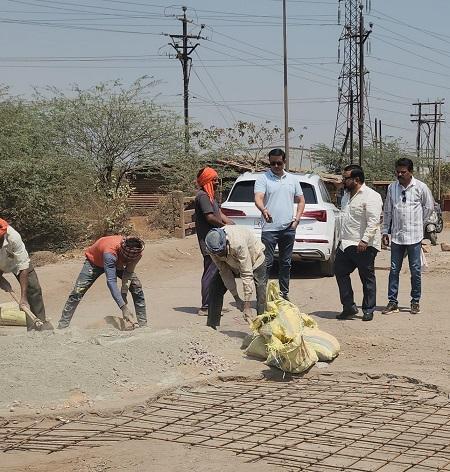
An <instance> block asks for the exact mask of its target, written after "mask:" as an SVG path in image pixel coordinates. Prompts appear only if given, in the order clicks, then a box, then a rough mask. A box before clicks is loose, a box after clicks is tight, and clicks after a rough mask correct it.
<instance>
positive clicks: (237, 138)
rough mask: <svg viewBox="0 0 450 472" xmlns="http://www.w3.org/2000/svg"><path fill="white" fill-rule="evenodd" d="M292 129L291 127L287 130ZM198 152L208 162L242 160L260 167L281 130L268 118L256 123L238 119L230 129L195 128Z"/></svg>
mask: <svg viewBox="0 0 450 472" xmlns="http://www.w3.org/2000/svg"><path fill="white" fill-rule="evenodd" d="M292 131H294V129H293V128H290V129H289V132H292ZM193 137H194V138H195V139H196V142H197V146H198V150H199V152H200V154H204V155H206V156H207V158H208V159H209V160H211V161H214V160H215V159H217V158H220V159H230V160H234V161H238V162H242V163H245V164H246V165H248V166H250V167H252V168H253V169H255V170H256V169H258V168H260V167H261V161H262V160H263V159H265V158H266V157H267V153H268V148H270V147H275V143H278V142H280V141H281V140H282V139H283V137H284V134H283V130H282V129H281V128H280V127H279V126H276V125H272V124H271V122H270V121H266V122H265V123H264V124H262V125H259V124H255V123H252V122H248V121H237V122H236V124H235V126H234V127H233V128H217V127H215V126H212V127H211V128H207V129H203V130H197V131H194V133H193Z"/></svg>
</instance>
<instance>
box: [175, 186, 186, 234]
mask: <svg viewBox="0 0 450 472" xmlns="http://www.w3.org/2000/svg"><path fill="white" fill-rule="evenodd" d="M173 197H174V200H175V202H177V211H178V212H179V217H178V227H177V228H175V237H177V238H180V239H184V238H185V236H186V232H185V227H184V225H185V223H184V195H183V192H181V191H180V190H176V191H175V192H173Z"/></svg>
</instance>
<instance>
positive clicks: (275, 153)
mask: <svg viewBox="0 0 450 472" xmlns="http://www.w3.org/2000/svg"><path fill="white" fill-rule="evenodd" d="M272 156H273V157H278V156H281V157H282V158H283V161H285V160H286V154H285V153H284V151H283V149H280V148H275V149H272V150H271V151H270V152H269V159H270V158H271V157H272Z"/></svg>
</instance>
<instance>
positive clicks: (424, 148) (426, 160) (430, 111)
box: [411, 99, 445, 198]
mask: <svg viewBox="0 0 450 472" xmlns="http://www.w3.org/2000/svg"><path fill="white" fill-rule="evenodd" d="M443 104H444V100H439V99H438V100H436V101H434V102H431V101H428V102H419V101H418V102H417V103H413V106H415V107H417V109H416V113H412V114H411V122H413V123H417V138H416V153H417V159H418V161H419V165H422V167H423V165H426V166H427V167H428V172H430V173H431V176H432V189H431V191H432V193H433V196H434V197H435V196H436V195H438V198H440V182H439V180H440V176H439V175H438V178H437V179H436V160H438V163H437V165H438V173H440V169H441V165H440V159H441V149H440V143H441V123H445V120H444V119H443V113H442V105H443ZM436 180H437V181H438V182H437V185H436ZM436 187H437V188H436Z"/></svg>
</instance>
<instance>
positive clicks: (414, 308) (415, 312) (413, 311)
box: [411, 302, 420, 315]
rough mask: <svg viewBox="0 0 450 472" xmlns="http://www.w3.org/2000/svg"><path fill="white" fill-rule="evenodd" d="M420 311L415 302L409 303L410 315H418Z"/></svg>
mask: <svg viewBox="0 0 450 472" xmlns="http://www.w3.org/2000/svg"><path fill="white" fill-rule="evenodd" d="M419 313H420V305H419V304H418V303H417V302H412V303H411V315H418V314H419Z"/></svg>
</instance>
